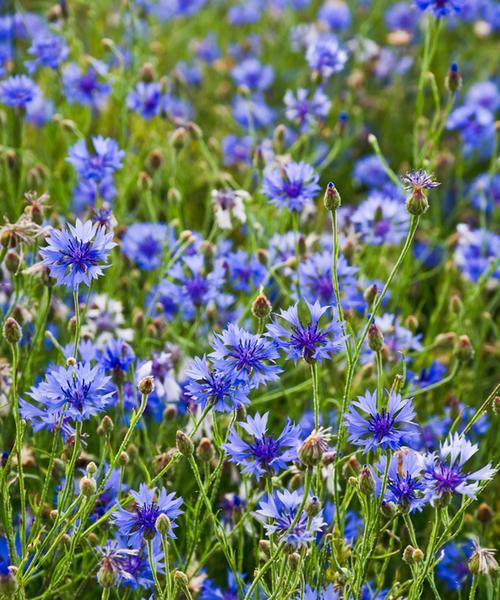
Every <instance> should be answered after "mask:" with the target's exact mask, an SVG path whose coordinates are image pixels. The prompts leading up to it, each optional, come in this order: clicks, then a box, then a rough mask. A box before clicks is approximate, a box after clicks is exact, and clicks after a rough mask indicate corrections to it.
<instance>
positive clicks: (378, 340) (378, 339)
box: [368, 323, 384, 352]
mask: <svg viewBox="0 0 500 600" xmlns="http://www.w3.org/2000/svg"><path fill="white" fill-rule="evenodd" d="M368 346H369V347H370V350H373V351H374V352H380V351H381V350H382V348H383V347H384V336H383V334H382V332H381V331H380V329H379V328H378V327H377V326H376V325H375V323H372V324H371V325H370V327H369V329H368Z"/></svg>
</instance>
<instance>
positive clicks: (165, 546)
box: [161, 534, 173, 600]
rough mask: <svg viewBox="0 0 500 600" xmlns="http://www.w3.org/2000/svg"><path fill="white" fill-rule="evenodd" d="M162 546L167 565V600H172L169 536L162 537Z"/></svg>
mask: <svg viewBox="0 0 500 600" xmlns="http://www.w3.org/2000/svg"><path fill="white" fill-rule="evenodd" d="M161 544H162V547H163V558H164V563H165V579H166V589H165V591H166V596H167V600H170V598H173V595H172V594H173V592H172V577H171V575H170V562H169V556H168V555H169V552H168V540H167V536H166V535H163V534H162V536H161Z"/></svg>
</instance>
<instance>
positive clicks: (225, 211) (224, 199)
mask: <svg viewBox="0 0 500 600" xmlns="http://www.w3.org/2000/svg"><path fill="white" fill-rule="evenodd" d="M249 199H250V195H249V194H248V192H245V191H244V190H232V189H230V188H228V189H223V190H212V205H213V207H214V213H215V220H216V221H217V225H218V226H219V227H220V228H221V229H232V227H233V225H232V221H231V218H233V219H234V220H235V221H237V222H238V221H239V222H240V223H245V222H246V219H247V216H246V213H245V201H246V200H249Z"/></svg>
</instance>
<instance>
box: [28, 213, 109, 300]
mask: <svg viewBox="0 0 500 600" xmlns="http://www.w3.org/2000/svg"><path fill="white" fill-rule="evenodd" d="M112 238H113V234H112V233H107V232H106V230H105V229H104V227H98V226H97V225H96V224H94V223H92V221H86V222H85V223H82V222H81V221H80V220H79V219H77V220H76V223H75V225H74V226H73V225H71V224H70V223H68V224H67V230H65V229H62V230H61V231H58V230H57V229H52V230H51V232H50V234H49V237H48V238H47V242H48V245H47V246H45V248H42V249H41V250H40V254H41V255H42V258H43V260H42V264H43V265H45V266H46V267H48V268H49V270H50V274H51V275H52V277H54V278H55V279H57V283H58V285H64V286H66V287H69V288H72V289H75V290H76V289H77V288H78V286H79V285H80V284H81V283H84V284H85V285H87V286H89V285H90V283H91V282H92V280H93V279H97V278H98V277H99V276H100V275H102V273H103V269H104V268H106V266H107V264H106V260H107V258H108V254H109V252H110V250H111V249H112V248H113V247H114V246H115V245H116V244H115V243H114V242H113V241H112Z"/></svg>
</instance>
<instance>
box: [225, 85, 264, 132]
mask: <svg viewBox="0 0 500 600" xmlns="http://www.w3.org/2000/svg"><path fill="white" fill-rule="evenodd" d="M232 106H233V115H234V118H235V120H236V122H237V123H238V124H239V125H241V126H242V127H244V128H245V129H252V128H255V129H259V128H261V127H267V126H268V125H271V123H272V122H273V119H274V110H273V109H272V108H270V107H269V106H268V105H267V104H266V101H265V100H264V98H263V96H262V95H261V94H259V93H255V94H252V95H251V96H250V97H249V98H248V97H246V96H239V95H236V96H235V97H234V98H233V103H232Z"/></svg>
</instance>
